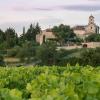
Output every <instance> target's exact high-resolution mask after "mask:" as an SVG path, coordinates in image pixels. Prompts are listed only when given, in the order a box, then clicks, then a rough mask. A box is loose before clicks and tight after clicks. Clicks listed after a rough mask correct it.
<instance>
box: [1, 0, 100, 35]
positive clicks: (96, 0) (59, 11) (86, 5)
mask: <svg viewBox="0 0 100 100" xmlns="http://www.w3.org/2000/svg"><path fill="white" fill-rule="evenodd" d="M91 14H92V15H93V16H94V17H95V20H96V23H97V24H98V25H99V26H100V0H0V28H1V29H3V30H5V29H6V28H7V27H13V28H15V29H16V31H17V32H19V34H20V33H21V32H22V27H23V26H25V27H26V28H27V27H28V26H29V24H30V23H34V22H39V23H40V25H41V27H42V29H45V28H49V27H52V26H54V25H59V24H61V23H63V24H67V25H71V26H73V25H86V24H87V23H88V17H89V15H91Z"/></svg>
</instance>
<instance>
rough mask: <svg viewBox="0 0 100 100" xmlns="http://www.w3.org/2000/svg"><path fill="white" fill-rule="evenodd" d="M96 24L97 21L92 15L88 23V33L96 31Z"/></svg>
mask: <svg viewBox="0 0 100 100" xmlns="http://www.w3.org/2000/svg"><path fill="white" fill-rule="evenodd" d="M96 28H97V27H96V24H95V21H94V17H93V16H92V15H91V16H90V17H89V22H88V25H87V27H86V33H87V34H91V33H96Z"/></svg>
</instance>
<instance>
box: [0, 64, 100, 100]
mask: <svg viewBox="0 0 100 100" xmlns="http://www.w3.org/2000/svg"><path fill="white" fill-rule="evenodd" d="M28 99H29V100H100V67H97V68H93V67H90V66H87V67H82V66H79V65H76V66H73V67H71V66H70V65H68V66H66V67H57V66H52V67H46V66H45V67H28V68H25V67H20V68H16V67H15V68H0V100H28Z"/></svg>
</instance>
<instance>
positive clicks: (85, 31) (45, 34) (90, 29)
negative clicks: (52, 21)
mask: <svg viewBox="0 0 100 100" xmlns="http://www.w3.org/2000/svg"><path fill="white" fill-rule="evenodd" d="M73 31H74V33H75V34H76V35H77V36H79V37H80V38H83V39H84V38H85V37H86V36H88V35H90V34H99V26H97V25H96V24H95V21H94V17H93V16H92V15H91V16H90V17H89V22H88V25H84V26H81V25H79V26H75V27H73ZM54 38H55V35H54V34H53V32H52V30H51V29H46V30H43V31H42V32H41V33H40V34H39V35H37V36H36V40H37V42H38V43H40V44H42V43H43V41H46V40H47V39H54Z"/></svg>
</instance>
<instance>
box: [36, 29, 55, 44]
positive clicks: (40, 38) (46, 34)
mask: <svg viewBox="0 0 100 100" xmlns="http://www.w3.org/2000/svg"><path fill="white" fill-rule="evenodd" d="M49 39H55V35H54V34H53V32H52V30H51V29H46V30H43V31H42V32H41V33H40V34H38V35H37V36H36V40H37V42H38V43H40V44H42V43H43V42H44V41H46V40H49Z"/></svg>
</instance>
